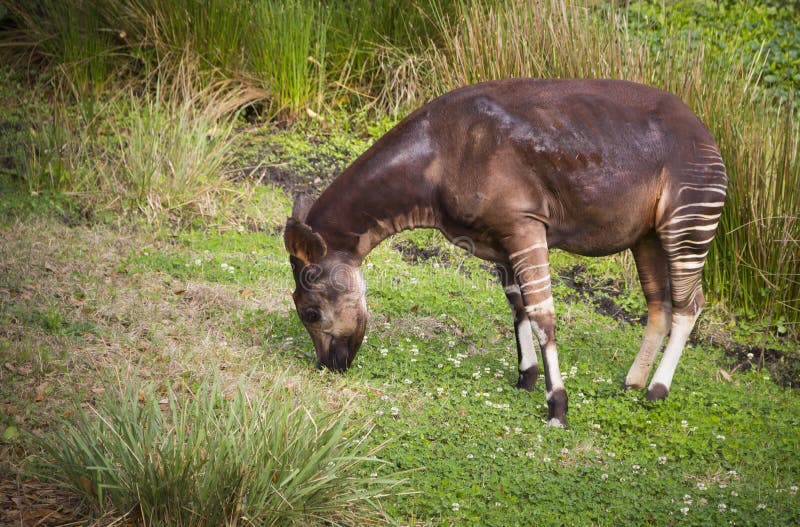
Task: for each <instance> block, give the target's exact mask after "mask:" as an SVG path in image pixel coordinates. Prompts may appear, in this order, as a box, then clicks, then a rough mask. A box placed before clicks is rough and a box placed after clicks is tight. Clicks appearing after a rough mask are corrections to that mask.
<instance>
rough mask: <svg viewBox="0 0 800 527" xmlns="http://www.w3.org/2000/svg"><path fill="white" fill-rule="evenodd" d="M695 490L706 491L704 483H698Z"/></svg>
mask: <svg viewBox="0 0 800 527" xmlns="http://www.w3.org/2000/svg"><path fill="white" fill-rule="evenodd" d="M697 489H698V490H706V485H705V483H702V482H699V483H698V484H697Z"/></svg>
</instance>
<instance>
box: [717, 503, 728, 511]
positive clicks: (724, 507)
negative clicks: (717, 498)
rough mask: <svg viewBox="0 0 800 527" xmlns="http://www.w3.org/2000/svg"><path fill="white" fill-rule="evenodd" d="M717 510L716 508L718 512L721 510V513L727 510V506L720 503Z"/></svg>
mask: <svg viewBox="0 0 800 527" xmlns="http://www.w3.org/2000/svg"><path fill="white" fill-rule="evenodd" d="M717 508H718V509H719V510H721V511H724V510H725V509H727V508H728V506H727V505H725V504H724V503H720V504H719V505H717Z"/></svg>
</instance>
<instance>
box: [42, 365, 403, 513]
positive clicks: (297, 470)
mask: <svg viewBox="0 0 800 527" xmlns="http://www.w3.org/2000/svg"><path fill="white" fill-rule="evenodd" d="M309 400H310V399H308V398H306V397H302V398H301V397H299V396H298V395H297V394H296V393H294V392H293V391H292V390H290V389H289V388H288V387H287V385H286V384H284V383H283V382H282V381H278V382H276V383H275V384H274V385H272V386H271V387H270V388H268V389H266V390H264V391H263V392H260V393H258V394H257V395H252V394H250V393H248V391H247V390H246V388H245V387H244V381H242V382H240V383H239V385H238V387H237V388H236V389H234V390H233V391H231V392H228V391H226V390H224V389H223V388H222V386H221V381H220V380H219V379H216V380H210V381H204V382H203V383H202V384H201V385H200V386H199V387H198V388H197V389H196V390H194V391H193V392H176V391H173V390H171V389H169V390H167V391H166V393H159V392H158V391H157V389H156V387H154V386H153V385H150V384H142V383H137V382H129V381H126V382H125V387H124V388H123V387H121V386H120V387H117V388H116V389H114V390H109V391H107V392H106V393H105V394H104V395H103V396H102V399H101V400H100V401H99V402H98V403H97V404H96V405H94V406H90V407H88V408H81V409H80V410H78V411H77V418H76V419H74V420H73V421H69V422H64V423H62V424H61V426H60V428H59V430H58V431H57V432H56V433H54V434H52V435H48V436H45V437H44V438H43V439H41V440H40V443H41V445H42V446H43V450H44V456H45V457H44V458H42V459H43V461H42V462H41V463H40V464H39V465H38V472H39V473H40V474H41V475H42V476H43V477H46V478H48V479H51V480H54V481H56V482H57V483H60V484H62V485H64V486H66V487H68V488H70V489H72V490H73V491H74V492H77V493H78V494H80V495H81V496H83V497H84V498H85V500H86V502H87V504H88V505H89V506H90V507H91V508H92V510H93V511H94V512H95V513H97V514H105V515H109V516H120V517H121V516H127V517H129V518H133V519H136V518H138V519H139V520H140V521H142V523H144V524H145V525H152V526H159V525H163V526H167V525H182V526H185V527H190V526H207V525H238V524H246V525H265V526H269V525H275V526H282V525H310V524H331V525H353V526H360V525H364V524H366V523H369V522H372V521H376V520H379V519H381V518H383V515H382V513H381V511H380V509H379V506H378V500H379V498H380V497H381V496H382V495H383V494H385V493H387V492H390V491H391V487H392V485H393V484H394V483H395V481H393V480H392V479H391V478H389V477H384V476H375V475H374V473H375V472H377V471H380V470H381V468H382V467H384V466H385V464H384V463H382V462H381V461H380V460H378V459H377V458H376V457H375V454H376V451H375V450H374V449H373V450H369V449H367V448H366V447H365V446H364V442H363V439H364V436H365V434H366V433H367V432H368V431H367V430H366V429H364V428H359V429H350V427H349V425H348V423H349V420H348V415H347V410H342V411H335V412H331V411H328V412H321V411H319V408H318V406H317V405H315V404H309V402H308V401H309Z"/></svg>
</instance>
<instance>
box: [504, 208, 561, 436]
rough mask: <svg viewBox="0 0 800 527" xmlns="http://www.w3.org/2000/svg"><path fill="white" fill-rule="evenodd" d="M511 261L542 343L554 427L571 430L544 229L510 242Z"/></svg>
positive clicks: (531, 229)
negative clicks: (557, 347) (568, 425)
mask: <svg viewBox="0 0 800 527" xmlns="http://www.w3.org/2000/svg"><path fill="white" fill-rule="evenodd" d="M507 250H508V259H509V262H510V263H511V268H512V269H513V270H514V277H515V280H516V282H517V284H518V286H519V289H520V291H521V293H522V302H523V304H524V305H525V312H526V313H527V315H528V320H529V321H530V324H531V328H532V329H533V332H534V334H535V335H536V338H537V340H538V341H539V348H540V349H541V350H542V362H543V364H544V379H545V387H546V389H547V409H548V421H547V424H548V425H550V426H559V427H562V428H566V426H567V392H566V390H565V388H564V382H563V380H562V379H561V370H560V369H559V367H558V353H557V352H556V341H555V322H556V314H555V309H554V306H553V295H552V292H551V290H550V262H549V258H548V251H547V238H546V235H545V228H544V225H542V224H540V223H536V224H535V225H533V226H528V228H527V229H526V230H525V232H523V233H521V234H518V235H516V236H514V235H512V236H511V237H510V238H509V240H508V242H507Z"/></svg>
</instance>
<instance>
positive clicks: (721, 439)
mask: <svg viewBox="0 0 800 527" xmlns="http://www.w3.org/2000/svg"><path fill="white" fill-rule="evenodd" d="M717 439H719V440H720V441H725V436H724V435H722V434H717Z"/></svg>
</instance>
